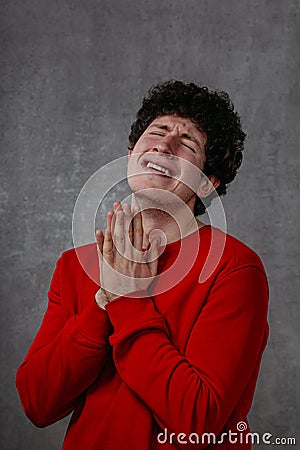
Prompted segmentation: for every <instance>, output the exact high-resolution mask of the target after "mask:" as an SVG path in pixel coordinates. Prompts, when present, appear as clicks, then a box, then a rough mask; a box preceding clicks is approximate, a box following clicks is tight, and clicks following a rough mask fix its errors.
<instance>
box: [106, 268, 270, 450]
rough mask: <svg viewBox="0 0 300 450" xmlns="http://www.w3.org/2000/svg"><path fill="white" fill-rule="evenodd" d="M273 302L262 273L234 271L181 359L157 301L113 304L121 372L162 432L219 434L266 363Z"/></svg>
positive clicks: (215, 291) (217, 288)
mask: <svg viewBox="0 0 300 450" xmlns="http://www.w3.org/2000/svg"><path fill="white" fill-rule="evenodd" d="M182 301H184V298H183V299H182ZM267 302H268V284H267V280H266V276H265V274H264V272H263V271H262V270H260V269H258V268H256V267H244V268H242V269H240V270H233V271H231V272H230V273H229V274H227V275H226V276H224V277H223V278H222V279H221V280H219V281H218V282H216V283H215V285H214V286H213V288H212V289H211V291H210V294H209V297H208V300H207V302H206V303H205V305H204V307H203V308H202V310H201V313H200V314H199V316H198V319H197V320H196V322H195V324H194V326H193V329H192V331H191V334H190V337H189V340H188V344H187V348H186V351H185V354H184V355H182V354H180V353H179V351H178V350H177V349H176V348H175V347H174V345H173V344H172V338H171V336H170V334H169V332H168V328H167V326H166V322H165V319H164V318H163V317H162V315H161V314H160V313H159V312H158V311H157V310H156V308H155V306H154V302H153V300H152V299H151V298H150V297H148V298H145V299H139V298H135V299H129V298H119V299H117V300H116V301H113V302H111V303H110V304H109V305H108V306H107V307H106V308H107V311H108V314H109V317H110V320H111V322H112V324H113V326H114V334H113V335H112V336H111V337H110V342H111V344H112V346H113V356H114V361H115V364H116V368H117V370H118V372H119V374H120V376H121V378H122V379H123V380H124V382H125V383H126V384H127V385H128V386H129V388H130V389H132V391H134V393H135V394H136V395H137V396H138V397H139V398H140V399H141V400H142V401H143V402H144V403H145V404H146V405H147V406H148V407H149V408H150V409H151V410H152V412H153V414H154V415H155V418H156V420H157V422H158V424H159V425H160V427H161V428H167V429H168V431H169V432H175V433H186V435H189V434H190V433H198V435H201V434H202V433H215V435H218V434H219V433H220V432H221V431H222V429H223V427H224V425H225V423H226V422H227V421H228V419H229V417H230V415H231V413H232V411H233V409H234V408H235V407H236V405H237V404H238V402H239V400H240V398H241V396H242V394H243V393H244V392H245V391H246V389H247V385H248V384H249V381H250V378H251V376H252V374H253V373H255V370H256V369H257V366H258V365H259V363H260V359H261V354H262V351H263V348H264V346H265V344H266V337H267V333H268V326H267V318H266V317H267ZM247 412H248V411H245V413H247ZM188 447H189V445H186V444H183V445H182V448H185V449H186V448H188ZM198 447H199V448H204V447H201V445H199V446H198Z"/></svg>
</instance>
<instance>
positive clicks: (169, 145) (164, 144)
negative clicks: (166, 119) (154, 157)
mask: <svg viewBox="0 0 300 450" xmlns="http://www.w3.org/2000/svg"><path fill="white" fill-rule="evenodd" d="M153 151H154V152H158V153H162V154H164V155H165V156H169V157H170V156H173V155H174V143H173V138H172V137H171V136H165V137H164V138H163V139H160V140H159V142H157V143H156V144H155V146H154V147H153Z"/></svg>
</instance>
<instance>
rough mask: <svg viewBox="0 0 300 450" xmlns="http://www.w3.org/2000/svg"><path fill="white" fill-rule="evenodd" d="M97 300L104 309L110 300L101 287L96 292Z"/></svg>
mask: <svg viewBox="0 0 300 450" xmlns="http://www.w3.org/2000/svg"><path fill="white" fill-rule="evenodd" d="M95 301H96V303H97V304H98V306H100V308H102V309H105V305H107V303H109V301H110V300H109V298H108V296H107V294H106V292H105V291H104V290H103V289H102V288H101V287H100V289H99V290H98V291H97V292H96V294H95Z"/></svg>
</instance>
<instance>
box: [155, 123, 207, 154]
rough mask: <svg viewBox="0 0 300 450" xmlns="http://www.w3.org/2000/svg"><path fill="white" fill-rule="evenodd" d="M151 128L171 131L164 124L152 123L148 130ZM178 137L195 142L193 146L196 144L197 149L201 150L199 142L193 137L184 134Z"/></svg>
mask: <svg viewBox="0 0 300 450" xmlns="http://www.w3.org/2000/svg"><path fill="white" fill-rule="evenodd" d="M151 127H155V128H159V129H160V130H166V131H171V128H170V127H169V126H168V125H165V124H162V123H153V124H151V125H150V127H149V128H151ZM180 137H183V138H185V139H189V140H190V141H192V142H195V144H197V145H198V146H199V148H201V144H200V142H199V141H198V139H196V138H195V137H194V136H192V135H190V134H188V133H186V132H184V133H182V134H181V135H180Z"/></svg>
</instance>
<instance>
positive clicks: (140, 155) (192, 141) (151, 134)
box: [128, 115, 206, 209]
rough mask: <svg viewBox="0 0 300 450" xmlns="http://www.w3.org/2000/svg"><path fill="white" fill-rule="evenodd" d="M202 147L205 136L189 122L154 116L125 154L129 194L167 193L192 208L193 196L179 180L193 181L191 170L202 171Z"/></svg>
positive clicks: (204, 142) (175, 117) (187, 120)
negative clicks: (150, 189)
mask: <svg viewBox="0 0 300 450" xmlns="http://www.w3.org/2000/svg"><path fill="white" fill-rule="evenodd" d="M205 144H206V136H205V134H204V133H201V132H200V131H199V130H198V128H197V127H196V125H195V124H194V123H193V122H192V121H191V120H190V119H187V118H183V117H178V116H174V115H171V116H160V117H157V118H156V119H154V120H153V122H151V124H150V125H149V126H148V128H147V129H146V130H145V131H144V133H143V134H142V135H141V137H140V138H139V140H138V141H137V143H136V144H135V146H134V148H133V149H132V150H130V152H129V159H128V183H129V186H130V188H131V190H132V192H134V193H137V192H139V191H141V190H142V189H147V188H157V189H163V190H167V191H169V192H172V193H173V194H175V195H176V196H178V197H179V198H180V199H181V200H183V201H184V202H185V203H186V204H187V205H188V206H190V207H191V209H193V206H194V202H195V199H196V194H195V192H194V191H193V190H192V189H191V188H190V187H188V186H187V185H186V184H185V183H183V182H182V180H186V181H190V180H191V179H192V178H194V179H195V173H196V175H197V176H199V174H200V173H199V171H198V170H191V169H193V168H198V169H200V170H203V167H204V163H205V151H204V148H205ZM191 164H192V166H191ZM136 174H137V175H136ZM132 175H136V176H132ZM196 178H197V177H196Z"/></svg>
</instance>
